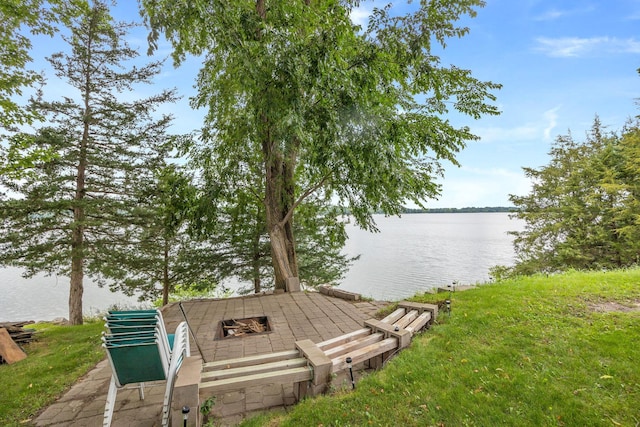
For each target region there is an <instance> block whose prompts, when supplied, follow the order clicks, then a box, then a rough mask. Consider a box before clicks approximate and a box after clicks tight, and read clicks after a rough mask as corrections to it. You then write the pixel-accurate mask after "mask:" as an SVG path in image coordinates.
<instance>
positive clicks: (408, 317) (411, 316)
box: [393, 310, 418, 329]
mask: <svg viewBox="0 0 640 427" xmlns="http://www.w3.org/2000/svg"><path fill="white" fill-rule="evenodd" d="M416 317H418V310H411V311H410V312H408V313H407V314H405V315H404V316H402V319H400V320H398V321H397V322H395V323H394V324H393V326H397V327H399V328H400V329H404V328H405V327H406V326H408V325H409V324H410V323H411V322H413V321H414V320H415V318H416Z"/></svg>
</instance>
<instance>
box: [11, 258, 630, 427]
mask: <svg viewBox="0 0 640 427" xmlns="http://www.w3.org/2000/svg"><path fill="white" fill-rule="evenodd" d="M446 296H447V294H440V295H430V294H427V295H424V296H419V297H416V298H415V299H416V300H417V301H425V302H435V301H438V300H442V299H443V298H445V297H446ZM452 301H453V304H452V308H453V310H452V313H451V316H448V315H447V314H446V313H441V314H440V317H439V319H438V324H437V325H434V326H433V327H432V328H431V330H429V331H427V332H425V333H423V334H421V335H419V336H417V337H415V338H414V340H413V343H412V344H411V347H410V348H409V349H406V350H403V351H402V353H400V355H399V356H397V357H395V358H393V359H392V360H391V361H390V362H389V363H388V364H387V365H386V367H385V368H384V369H383V370H381V371H378V372H376V373H375V374H373V375H370V376H368V377H366V378H364V379H362V380H360V381H359V382H358V384H357V388H356V390H355V392H351V391H348V392H340V393H337V394H335V395H333V396H323V397H319V398H315V399H308V400H305V401H304V402H302V403H301V404H299V405H297V406H296V407H295V408H294V409H293V410H292V411H291V412H290V413H288V414H286V415H267V416H262V417H260V418H256V419H253V420H249V421H247V422H246V423H245V425H247V426H262V425H273V426H276V425H282V426H296V427H298V426H325V427H327V426H364V425H373V426H466V425H471V426H473V425H475V426H497V425H500V426H631V427H634V426H638V425H640V311H624V310H618V311H613V312H599V311H596V310H595V306H596V305H598V304H604V303H612V302H615V303H617V304H619V305H617V306H615V307H618V308H620V307H632V306H633V305H634V304H635V303H638V302H640V269H634V270H628V271H618V272H608V273H577V272H572V273H567V274H563V275H558V276H550V277H544V276H536V277H532V278H522V279H519V280H512V281H505V282H501V283H499V284H490V285H483V286H481V287H479V288H478V289H476V290H471V291H466V292H457V293H454V294H453V295H452ZM36 327H37V329H39V330H40V331H41V332H40V334H39V335H38V337H39V338H38V341H37V342H34V343H33V344H30V345H28V346H26V348H25V350H26V352H27V354H28V356H29V357H27V359H25V360H23V361H21V362H18V363H15V364H13V365H0V425H2V426H5V425H6V426H14V425H21V421H25V420H29V419H31V418H32V416H33V415H34V414H35V413H36V412H37V411H38V410H39V409H41V408H43V407H45V406H46V405H47V404H49V403H51V402H52V401H53V400H55V398H56V397H58V396H59V395H60V394H61V393H62V392H63V391H64V390H65V389H66V388H68V387H69V385H71V384H72V383H73V382H74V381H75V380H76V379H77V378H78V377H80V376H82V375H83V374H84V373H86V372H87V371H88V370H89V369H90V368H91V367H92V366H93V365H95V363H97V362H98V361H99V360H101V359H102V358H103V357H104V352H103V351H102V349H101V348H100V339H99V336H100V332H101V331H102V330H103V325H102V323H101V322H94V323H88V324H85V325H83V326H80V327H70V326H53V325H51V324H46V323H43V324H40V325H36ZM27 423H28V422H26V423H25V424H27Z"/></svg>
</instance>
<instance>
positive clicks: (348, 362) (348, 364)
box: [346, 357, 356, 390]
mask: <svg viewBox="0 0 640 427" xmlns="http://www.w3.org/2000/svg"><path fill="white" fill-rule="evenodd" d="M346 362H347V368H349V375H350V376H351V389H352V390H355V388H356V382H355V381H354V379H353V368H352V367H351V362H352V359H351V357H347V360H346Z"/></svg>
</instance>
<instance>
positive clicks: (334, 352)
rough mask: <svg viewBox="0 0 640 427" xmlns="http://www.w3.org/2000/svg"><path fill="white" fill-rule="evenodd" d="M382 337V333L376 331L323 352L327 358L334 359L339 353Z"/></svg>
mask: <svg viewBox="0 0 640 427" xmlns="http://www.w3.org/2000/svg"><path fill="white" fill-rule="evenodd" d="M383 339H384V335H383V334H382V333H379V332H378V333H375V334H371V335H367V336H366V337H362V338H360V339H357V340H355V341H351V342H348V343H346V344H343V345H340V346H338V347H334V348H332V349H329V350H327V351H325V352H324V354H326V355H327V357H328V358H329V359H335V358H336V357H338V356H340V355H343V354H347V353H350V352H352V351H354V350H357V349H359V348H362V347H366V346H368V345H371V344H374V343H377V342H378V341H382V340H383Z"/></svg>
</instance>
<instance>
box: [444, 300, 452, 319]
mask: <svg viewBox="0 0 640 427" xmlns="http://www.w3.org/2000/svg"><path fill="white" fill-rule="evenodd" d="M444 303H445V304H446V306H447V313H449V317H451V300H450V299H448V300H446V301H445V302H444Z"/></svg>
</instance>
